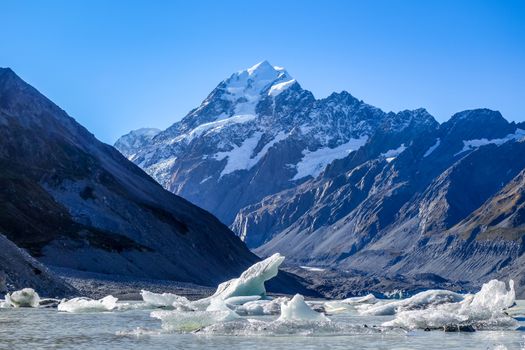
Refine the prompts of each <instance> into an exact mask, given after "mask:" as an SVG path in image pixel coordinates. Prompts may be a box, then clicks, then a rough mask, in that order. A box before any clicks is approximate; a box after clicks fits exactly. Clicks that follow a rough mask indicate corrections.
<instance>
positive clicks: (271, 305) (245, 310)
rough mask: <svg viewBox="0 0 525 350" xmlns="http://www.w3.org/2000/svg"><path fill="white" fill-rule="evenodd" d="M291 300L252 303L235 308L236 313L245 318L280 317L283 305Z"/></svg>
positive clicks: (285, 298)
mask: <svg viewBox="0 0 525 350" xmlns="http://www.w3.org/2000/svg"><path fill="white" fill-rule="evenodd" d="M288 300H290V299H289V298H287V297H280V298H276V299H274V300H256V301H250V302H248V303H246V304H244V305H240V306H238V307H236V308H235V312H236V313H237V314H239V315H243V316H265V315H279V314H280V313H281V303H282V302H284V301H288Z"/></svg>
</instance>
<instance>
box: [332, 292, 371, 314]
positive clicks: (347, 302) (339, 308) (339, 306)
mask: <svg viewBox="0 0 525 350" xmlns="http://www.w3.org/2000/svg"><path fill="white" fill-rule="evenodd" d="M377 302H378V299H377V298H376V297H375V296H374V295H373V294H367V295H365V296H362V297H353V298H347V299H343V300H331V301H327V302H325V303H324V309H325V311H326V312H328V313H330V314H336V313H341V312H347V311H349V310H354V309H355V307H356V306H357V305H362V304H375V303H377Z"/></svg>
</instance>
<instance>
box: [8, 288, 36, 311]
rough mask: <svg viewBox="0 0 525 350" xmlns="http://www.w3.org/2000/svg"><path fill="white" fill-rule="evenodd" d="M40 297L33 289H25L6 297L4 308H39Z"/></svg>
mask: <svg viewBox="0 0 525 350" xmlns="http://www.w3.org/2000/svg"><path fill="white" fill-rule="evenodd" d="M39 304H40V296H39V295H38V293H37V292H35V290H34V289H32V288H24V289H22V290H17V291H15V292H13V293H7V294H6V295H5V302H4V307H9V306H12V307H38V306H39Z"/></svg>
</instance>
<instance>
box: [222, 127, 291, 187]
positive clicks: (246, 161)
mask: <svg viewBox="0 0 525 350" xmlns="http://www.w3.org/2000/svg"><path fill="white" fill-rule="evenodd" d="M262 136H263V133H262V132H260V131H257V132H255V133H254V134H253V135H252V136H251V137H249V138H247V139H246V140H244V142H243V143H242V144H241V145H240V146H236V145H235V146H234V147H233V149H232V150H230V151H226V152H218V153H216V154H214V155H213V157H214V158H215V159H217V160H222V159H224V158H227V159H228V160H227V163H226V166H225V167H224V169H223V170H222V171H221V174H220V177H222V176H224V175H227V174H231V173H233V172H234V171H237V170H250V169H251V168H252V167H253V166H255V165H256V164H257V163H258V162H259V161H260V160H261V159H262V157H264V155H265V154H266V153H267V152H268V150H269V149H270V148H271V147H272V146H273V145H275V144H276V143H277V142H280V141H282V140H284V139H285V138H286V137H287V135H286V134H285V133H284V132H280V133H278V134H277V135H276V136H275V137H274V138H273V139H272V140H271V141H269V142H268V143H267V144H266V145H264V147H263V148H262V149H261V150H260V151H259V152H258V153H257V154H255V155H254V154H253V153H254V150H255V148H256V147H257V145H258V144H259V141H260V140H261V137H262Z"/></svg>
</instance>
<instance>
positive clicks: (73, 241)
mask: <svg viewBox="0 0 525 350" xmlns="http://www.w3.org/2000/svg"><path fill="white" fill-rule="evenodd" d="M0 231H1V232H3V233H4V234H5V235H6V237H7V238H8V239H9V240H11V241H12V242H14V243H15V244H17V245H18V246H20V247H22V248H25V249H27V250H28V251H29V252H30V253H31V254H32V255H33V256H35V257H37V258H38V259H39V260H40V261H41V262H43V263H45V264H47V265H50V266H56V267H63V268H70V269H76V270H82V271H91V272H97V273H104V274H115V275H119V276H129V277H130V278H133V277H141V278H150V279H155V278H158V279H163V280H168V279H171V280H177V281H185V282H192V283H197V284H201V285H208V286H216V285H217V284H218V283H220V282H222V281H224V280H226V279H229V278H232V277H235V276H237V275H238V274H239V273H241V272H242V271H243V270H244V269H246V268H247V267H248V266H250V265H251V264H253V263H254V262H256V261H257V260H258V258H257V257H256V256H255V255H254V254H252V253H251V252H250V251H249V250H248V249H247V248H246V247H245V245H244V243H242V242H241V241H240V240H239V238H238V237H236V236H235V235H234V234H233V233H232V232H231V231H230V230H229V229H228V228H227V227H226V226H225V225H223V224H222V223H221V222H220V221H218V220H217V219H216V218H215V217H214V216H213V215H211V214H210V213H208V212H206V211H205V210H202V209H200V208H198V207H196V206H194V205H192V204H191V203H189V202H188V201H186V200H184V199H182V198H180V197H178V196H176V195H174V194H172V193H170V192H168V191H166V190H164V189H163V188H162V187H161V186H160V185H159V184H158V183H157V182H155V181H154V180H153V179H151V178H150V177H149V176H148V175H146V174H145V173H144V172H143V171H142V170H141V169H140V168H139V167H137V166H136V165H134V164H133V163H131V162H129V161H128V160H127V159H125V158H124V157H123V156H122V155H121V154H120V153H119V152H118V151H116V150H115V149H114V148H113V147H111V146H108V145H106V144H103V143H101V142H99V141H98V140H97V139H96V138H95V137H94V136H93V135H92V134H90V133H89V132H88V131H87V130H86V129H84V128H83V127H82V126H80V125H79V124H78V123H76V122H75V120H74V119H72V118H71V117H69V116H68V115H67V114H66V113H65V112H64V111H63V110H61V109H60V108H59V107H57V106H56V105H55V104H53V103H52V102H51V101H49V100H48V99H47V98H45V97H44V96H43V95H41V94H40V93H39V92H38V91H37V90H35V89H34V88H32V87H31V86H29V85H28V84H26V83H25V82H24V81H22V80H21V79H20V78H19V77H18V76H17V75H16V74H15V73H14V72H13V71H12V70H10V69H3V68H2V69H0ZM26 286H27V285H18V286H15V287H19V288H20V287H26ZM40 286H41V287H42V285H40ZM47 287H49V286H47ZM47 287H45V288H47ZM57 288H58V289H61V290H62V291H63V290H64V288H62V287H59V286H57ZM274 289H276V290H278V291H285V290H288V291H297V290H302V291H304V288H302V287H301V286H300V285H299V284H298V283H297V281H296V279H295V278H294V277H293V276H289V275H287V274H281V275H280V277H279V278H278V280H277V281H276V282H275V283H274Z"/></svg>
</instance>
